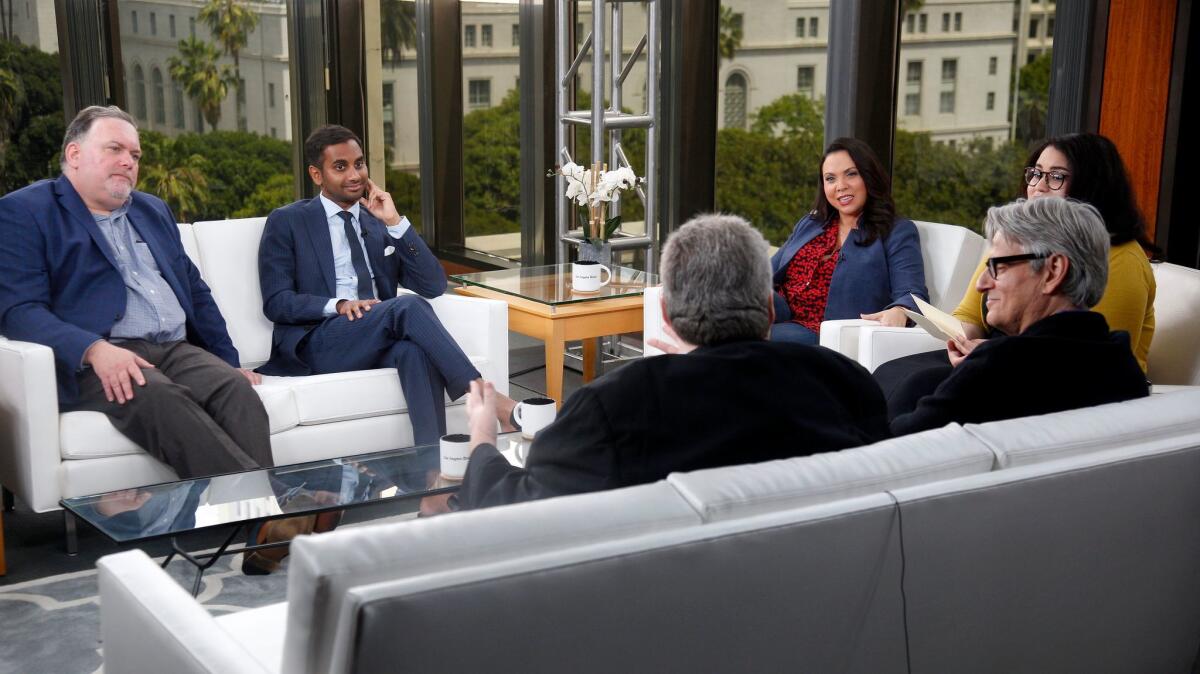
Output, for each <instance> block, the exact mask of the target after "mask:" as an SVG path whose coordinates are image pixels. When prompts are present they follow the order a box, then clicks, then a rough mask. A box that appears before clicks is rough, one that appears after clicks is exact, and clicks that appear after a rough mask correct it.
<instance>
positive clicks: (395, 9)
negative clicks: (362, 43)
mask: <svg viewBox="0 0 1200 674" xmlns="http://www.w3.org/2000/svg"><path fill="white" fill-rule="evenodd" d="M379 12H380V15H381V16H380V19H381V21H382V26H381V27H380V31H381V33H382V42H383V59H384V63H385V64H386V65H396V64H399V63H400V62H402V61H403V60H404V50H405V49H408V48H411V47H412V46H413V45H415V44H416V43H417V3H415V2H413V1H412V0H383V2H382V4H381V5H380V7H379Z"/></svg>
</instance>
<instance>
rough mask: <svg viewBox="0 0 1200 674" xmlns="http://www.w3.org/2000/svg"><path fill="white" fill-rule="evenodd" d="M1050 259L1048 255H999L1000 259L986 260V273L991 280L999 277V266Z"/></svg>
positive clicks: (990, 258)
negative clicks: (990, 276) (989, 275)
mask: <svg viewBox="0 0 1200 674" xmlns="http://www.w3.org/2000/svg"><path fill="white" fill-rule="evenodd" d="M1048 257H1050V255H1049V254H1048V253H1021V254H1020V255H1001V256H1000V257H989V258H988V260H987V270H988V273H989V274H991V275H992V278H999V277H1000V265H1002V264H1013V263H1014V262H1029V261H1031V260H1044V259H1046V258H1048Z"/></svg>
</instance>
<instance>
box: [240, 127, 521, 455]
mask: <svg viewBox="0 0 1200 674" xmlns="http://www.w3.org/2000/svg"><path fill="white" fill-rule="evenodd" d="M304 158H305V161H306V162H307V163H308V175H309V177H310V178H312V181H313V183H315V184H316V185H317V186H318V187H320V188H321V193H320V195H318V196H317V197H316V198H313V199H309V200H307V201H297V202H295V203H293V204H290V205H288V206H284V207H283V208H279V209H276V210H275V211H274V212H272V213H271V215H270V216H269V217H268V218H267V224H266V228H265V229H264V230H263V236H262V243H261V245H260V246H259V253H258V273H259V280H260V282H261V284H262V296H263V313H264V314H266V316H267V318H269V319H271V320H272V321H273V322H274V323H275V332H274V338H273V340H272V345H271V359H270V360H269V361H267V363H266V364H265V365H263V366H262V367H261V368H259V371H260V372H262V373H263V374H270V375H292V376H294V375H308V374H323V373H329V372H347V371H351V370H365V369H371V368H377V367H394V368H396V370H397V371H398V372H399V376H400V385H401V388H402V389H403V390H404V397H405V400H406V401H407V403H408V412H409V419H411V420H412V425H413V437H414V439H415V440H416V442H417V443H418V444H428V443H434V442H437V440H438V438H439V437H440V436H441V435H442V434H443V433H445V432H446V409H445V406H444V403H443V396H445V395H446V394H447V393H449V395H450V397H451V398H452V399H453V398H458V397H460V396H462V395H463V394H464V393H466V391H467V389H468V387H469V386H470V383H471V382H472V381H475V380H480V379H481V378H480V374H479V371H478V370H476V369H475V367H474V366H473V365H471V361H470V360H469V359H468V358H467V356H466V354H464V353H463V352H462V349H460V348H459V346H458V344H456V343H455V341H454V339H453V338H452V337H451V336H450V334H449V333H448V332H446V329H445V327H443V326H442V324H441V322H440V321H439V320H438V318H437V316H436V315H435V314H434V312H433V308H432V307H430V305H429V303H428V302H427V301H426V298H434V297H437V296H438V295H441V294H442V293H443V292H444V291H445V290H446V274H445V272H444V271H443V270H442V266H441V264H440V263H438V260H437V258H436V257H434V255H433V253H432V252H431V251H430V250H429V248H428V247H427V246H426V245H425V242H424V241H422V240H421V237H420V236H418V235H417V233H416V232H415V231H413V228H412V226H411V224H410V223H409V221H408V218H405V217H404V216H402V215H400V214H399V213H398V212H397V211H396V206H395V204H393V203H392V197H391V195H389V194H388V193H387V192H384V191H383V190H381V189H379V188H378V187H377V186H376V185H375V183H373V182H371V180H370V178H368V177H367V164H366V160H365V159H364V157H363V151H362V142H361V141H360V140H359V139H358V136H357V135H355V134H354V132H353V131H351V130H349V129H347V128H345V127H343V126H337V125H326V126H323V127H321V128H319V129H317V130H316V131H313V133H312V135H310V136H309V137H308V140H306V141H304ZM397 285H401V286H403V287H405V288H407V289H409V290H411V291H413V292H414V293H416V295H410V294H402V295H398V294H397V292H396V287H397ZM501 398H502V399H501V400H500V402H499V404H498V407H497V415H498V416H499V417H500V418H501V419H502V420H503V421H502V425H504V426H505V427H506V428H507V427H510V426H509V423H508V420H509V414H510V413H511V410H512V407H513V402H512V400H511V399H508V398H507V397H505V396H502V397H501Z"/></svg>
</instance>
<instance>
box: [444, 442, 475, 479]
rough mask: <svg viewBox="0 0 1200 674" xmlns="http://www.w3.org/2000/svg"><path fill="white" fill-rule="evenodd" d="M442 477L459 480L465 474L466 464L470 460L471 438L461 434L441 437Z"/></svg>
mask: <svg viewBox="0 0 1200 674" xmlns="http://www.w3.org/2000/svg"><path fill="white" fill-rule="evenodd" d="M441 446H442V477H444V478H448V479H451V480H461V479H462V478H463V476H464V475H466V474H467V462H468V461H470V460H471V436H469V435H465V434H463V433H451V434H450V435H443V436H442V439H441Z"/></svg>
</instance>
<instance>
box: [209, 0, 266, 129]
mask: <svg viewBox="0 0 1200 674" xmlns="http://www.w3.org/2000/svg"><path fill="white" fill-rule="evenodd" d="M199 16H200V20H201V21H203V22H204V23H205V24H207V25H208V29H209V31H210V32H211V33H212V35H213V37H214V38H216V40H217V44H219V45H221V48H222V49H223V50H224V52H225V53H226V54H229V55H230V56H231V57H233V75H234V87H235V88H236V90H237V124H238V129H240V130H242V131H245V130H246V101H245V99H246V92H245V90H244V85H243V83H242V65H241V61H240V60H239V55H240V54H241V51H242V48H243V47H245V46H246V43H247V42H249V39H250V33H252V32H254V28H255V27H256V26H258V15H257V14H255V13H254V11H253V10H251V9H250V7H249V6H248V5H247V4H246V3H245V2H243V0H208V2H207V3H206V4H205V5H204V7H202V8H201V9H200V14H199Z"/></svg>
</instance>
